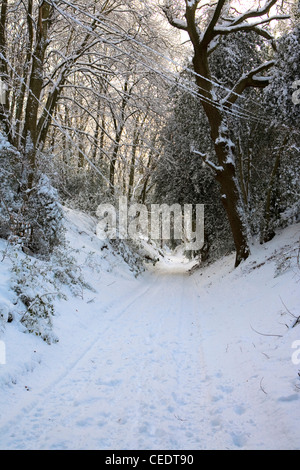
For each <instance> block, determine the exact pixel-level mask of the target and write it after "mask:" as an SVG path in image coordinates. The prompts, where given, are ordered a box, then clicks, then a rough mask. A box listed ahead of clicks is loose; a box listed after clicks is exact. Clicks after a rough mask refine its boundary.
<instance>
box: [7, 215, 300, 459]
mask: <svg viewBox="0 0 300 470" xmlns="http://www.w3.org/2000/svg"><path fill="white" fill-rule="evenodd" d="M68 216H69V218H70V229H69V233H68V236H69V238H70V240H71V243H72V244H73V246H76V247H77V248H78V249H79V250H80V253H79V254H78V258H80V260H81V262H82V260H83V259H86V258H87V254H88V253H90V252H91V251H93V252H94V255H93V257H90V258H89V259H90V262H89V263H88V264H86V265H85V267H84V269H83V272H84V275H85V276H86V278H87V281H88V282H90V283H91V284H92V285H93V287H94V288H95V291H96V292H92V291H85V292H84V293H83V295H82V297H81V298H80V297H69V298H68V301H61V302H60V303H58V304H57V309H58V314H57V316H56V317H55V320H54V329H55V333H56V334H57V336H58V337H59V342H58V343H57V344H53V345H51V346H49V345H47V344H45V343H43V342H42V341H41V340H40V339H38V338H35V337H34V336H32V335H28V334H24V333H23V332H22V331H21V330H19V329H18V328H17V327H16V325H14V322H13V323H10V324H8V325H7V326H6V328H5V331H4V332H3V333H2V335H1V336H0V339H1V340H2V341H4V342H5V345H6V365H0V390H1V393H0V448H1V449H105V450H126V449H136V450H138V449H150V450H155V449H160V450H186V449H188V450H195V449H299V448H300V380H299V376H298V371H299V369H300V365H297V364H294V363H293V361H292V354H293V353H294V357H296V358H297V357H299V358H300V354H299V355H298V356H297V354H296V355H295V352H297V351H295V350H293V349H292V344H293V342H294V341H297V340H300V325H299V326H297V327H295V328H288V327H290V326H291V325H292V323H293V321H294V318H293V317H292V316H291V314H293V315H295V316H299V315H300V308H299V307H300V289H299V283H300V270H299V268H298V267H297V260H296V258H295V259H292V260H291V262H292V265H291V267H289V268H288V269H286V270H285V271H284V272H282V273H281V274H280V275H277V276H276V267H277V266H278V262H279V261H280V260H281V259H282V258H283V255H284V253H286V252H288V251H289V249H290V247H291V246H293V245H294V244H295V243H296V242H297V241H299V233H300V231H299V229H300V226H299V224H298V225H296V226H293V227H290V228H287V229H285V230H284V231H283V232H282V233H281V234H279V235H278V236H276V237H275V238H274V239H273V240H272V241H271V242H270V243H268V244H267V245H265V246H258V247H254V248H253V255H252V257H251V258H250V259H249V260H248V261H247V262H246V263H244V264H243V265H242V266H240V267H239V268H238V269H236V270H234V269H233V262H234V258H233V256H229V257H227V258H224V259H222V260H220V261H218V262H217V263H215V264H214V265H212V266H210V267H207V268H205V269H202V270H198V271H196V272H195V273H194V274H193V275H188V269H189V268H190V267H191V265H190V264H189V263H188V262H187V261H185V260H183V259H181V258H180V256H179V255H177V256H173V257H171V256H169V257H168V258H166V259H165V260H164V261H163V262H161V263H159V264H158V265H156V267H155V268H152V269H151V270H150V271H148V272H146V273H145V274H143V275H142V276H140V277H138V278H137V279H136V278H135V277H134V276H133V275H132V273H131V272H130V271H129V270H128V269H127V268H126V266H125V265H124V264H121V263H120V261H117V259H116V258H114V257H112V256H111V255H110V254H109V253H108V254H107V255H106V257H104V255H103V250H100V248H99V246H100V245H99V246H98V245H97V243H96V242H95V237H93V236H92V230H93V227H92V223H91V221H90V220H89V219H88V218H87V217H86V218H84V217H83V216H79V215H78V214H76V213H74V212H72V211H68ZM113 263H114V265H113ZM5 267H6V264H5V262H2V266H1V263H0V300H1V301H2V303H3V302H5V301H7V302H9V295H8V294H7V300H6V298H5V295H6V292H7V286H8V281H9V279H8V273H7V272H6V268H5ZM284 304H285V306H284ZM287 309H288V310H289V312H290V313H288V311H287ZM266 335H272V336H266ZM275 335H276V336H275ZM299 349H300V348H299ZM294 362H295V361H294Z"/></svg>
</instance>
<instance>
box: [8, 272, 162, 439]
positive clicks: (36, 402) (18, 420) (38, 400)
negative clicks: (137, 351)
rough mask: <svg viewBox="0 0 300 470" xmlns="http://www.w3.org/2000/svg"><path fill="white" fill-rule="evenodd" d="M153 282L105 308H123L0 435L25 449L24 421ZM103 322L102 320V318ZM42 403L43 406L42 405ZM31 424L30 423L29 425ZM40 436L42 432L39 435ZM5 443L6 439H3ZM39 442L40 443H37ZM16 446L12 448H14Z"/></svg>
mask: <svg viewBox="0 0 300 470" xmlns="http://www.w3.org/2000/svg"><path fill="white" fill-rule="evenodd" d="M151 280H152V282H151V283H150V285H148V284H147V285H146V286H147V287H146V288H143V289H142V292H138V293H135V294H134V296H130V301H129V302H128V299H124V300H123V299H121V300H122V302H124V303H121V305H119V302H120V299H118V300H117V301H115V302H114V303H112V304H110V305H109V306H108V307H106V308H105V310H104V311H105V313H106V314H107V313H109V312H111V311H114V310H115V309H117V308H118V307H119V306H120V307H121V312H118V313H117V314H116V315H113V316H112V317H109V318H107V315H106V319H105V321H106V322H107V323H108V324H107V325H106V327H105V328H104V329H102V330H101V331H100V334H97V336H96V337H95V338H94V339H93V340H92V342H90V344H89V345H88V347H87V348H86V349H85V350H84V351H83V352H82V353H81V354H80V355H79V356H77V357H76V359H75V360H74V361H72V363H71V364H68V366H67V367H66V368H65V370H64V372H63V373H61V374H60V375H59V377H58V378H56V379H55V381H53V382H52V383H50V384H48V385H47V387H46V388H44V389H42V390H39V391H38V392H37V393H36V394H35V396H34V398H30V399H29V402H27V403H26V405H23V406H22V408H21V409H19V410H18V411H17V413H16V414H15V415H14V417H13V418H10V419H9V420H7V422H6V423H5V424H2V423H1V428H0V435H1V436H3V437H4V436H6V435H11V437H12V439H13V442H14V443H15V444H16V446H19V445H21V443H22V440H23V441H24V448H25V447H26V443H27V442H28V440H30V439H29V438H28V433H29V432H30V426H28V425H24V424H23V420H26V421H28V420H30V416H31V415H32V413H33V412H34V410H35V409H38V408H39V410H40V411H41V410H42V409H43V403H45V401H46V399H47V397H49V396H50V395H51V393H52V392H53V390H55V389H56V388H57V387H59V385H60V384H61V383H62V382H63V381H65V380H67V379H68V377H69V376H70V375H71V374H72V373H73V372H74V370H76V368H78V367H79V365H80V363H81V362H82V361H83V360H84V359H85V358H86V356H87V355H88V354H90V352H91V351H92V350H93V349H94V348H96V347H97V345H98V344H99V343H100V342H101V340H102V337H103V336H104V335H105V334H106V333H107V331H108V330H109V329H110V328H112V326H113V325H114V323H115V322H118V320H120V318H121V317H122V316H124V315H126V312H127V311H128V309H129V308H130V307H131V306H132V305H133V304H134V303H135V302H136V301H137V300H138V299H140V298H141V297H143V296H144V295H145V294H146V293H147V292H148V291H150V290H151V289H152V288H153V285H154V284H155V282H156V278H155V277H154V276H153V277H152V279H151ZM100 320H101V318H100ZM41 403H42V405H41ZM40 411H39V412H38V413H37V417H39V416H40V414H39V413H40ZM49 421H51V418H49ZM19 423H21V424H19ZM27 424H29V423H27ZM18 428H19V429H20V435H21V436H23V437H22V438H20V441H18V438H16V434H17V432H16V430H17V429H18ZM24 428H25V429H26V433H27V435H26V437H25V436H24V431H23V430H22V429H24ZM12 429H13V433H12V432H11V430H12ZM33 429H34V433H33V439H32V440H34V439H36V435H35V432H36V430H37V429H38V426H36V425H34V426H33ZM38 434H40V431H39V433H38ZM3 442H4V438H3ZM37 442H38V441H37ZM1 447H3V448H10V443H8V445H7V446H5V445H4V444H2V443H1ZM13 447H14V446H12V448H13ZM33 448H35V444H33Z"/></svg>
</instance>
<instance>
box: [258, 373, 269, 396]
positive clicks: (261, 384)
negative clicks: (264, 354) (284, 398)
mask: <svg viewBox="0 0 300 470" xmlns="http://www.w3.org/2000/svg"><path fill="white" fill-rule="evenodd" d="M263 380H264V377H263V378H262V379H261V381H260V384H259V386H260V389H261V391H262V392H264V394H265V395H268V394H267V392H266V391H265V390H264V389H263V387H262V381H263Z"/></svg>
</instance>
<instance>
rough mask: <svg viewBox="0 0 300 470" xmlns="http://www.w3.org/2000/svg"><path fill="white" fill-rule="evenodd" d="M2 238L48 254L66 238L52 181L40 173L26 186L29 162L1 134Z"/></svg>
mask: <svg viewBox="0 0 300 470" xmlns="http://www.w3.org/2000/svg"><path fill="white" fill-rule="evenodd" d="M0 163H1V164H0V238H4V239H9V240H10V241H11V242H12V243H15V244H19V245H21V246H22V247H23V248H25V249H28V250H30V251H31V252H32V253H34V254H38V255H41V256H46V257H47V256H49V254H50V253H51V252H52V251H53V249H54V247H55V246H57V245H58V244H59V243H60V242H61V241H62V238H63V229H62V219H63V212H62V207H61V205H60V203H59V198H58V193H57V191H56V190H55V189H54V188H53V187H52V185H51V183H50V180H49V179H48V177H46V176H45V175H43V174H37V175H36V177H35V181H34V186H33V188H32V189H31V190H30V191H28V190H27V189H26V181H25V178H26V163H25V161H24V158H23V157H22V155H21V154H20V153H19V152H18V151H17V150H16V149H15V148H14V147H13V146H12V145H10V144H9V143H8V142H7V139H6V138H5V137H4V136H3V135H1V134H0Z"/></svg>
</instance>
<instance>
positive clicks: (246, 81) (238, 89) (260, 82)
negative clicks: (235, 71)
mask: <svg viewBox="0 0 300 470" xmlns="http://www.w3.org/2000/svg"><path fill="white" fill-rule="evenodd" d="M275 63H276V62H275V61H274V60H270V61H269V62H266V63H264V64H262V65H260V66H259V67H256V68H254V69H252V70H251V71H250V72H248V73H245V74H244V75H242V77H241V78H240V80H239V81H238V82H237V83H236V85H235V86H234V88H233V89H232V91H231V93H229V94H228V95H227V96H226V97H225V98H224V100H223V101H222V104H223V105H224V106H225V107H230V106H232V105H233V104H234V103H235V102H236V101H237V99H238V97H239V95H241V94H242V93H243V91H244V90H245V89H246V88H249V87H256V88H264V87H266V86H267V85H269V83H270V80H271V77H265V76H261V75H259V74H260V73H262V72H265V71H266V70H268V69H270V68H271V67H273V66H274V65H275Z"/></svg>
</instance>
